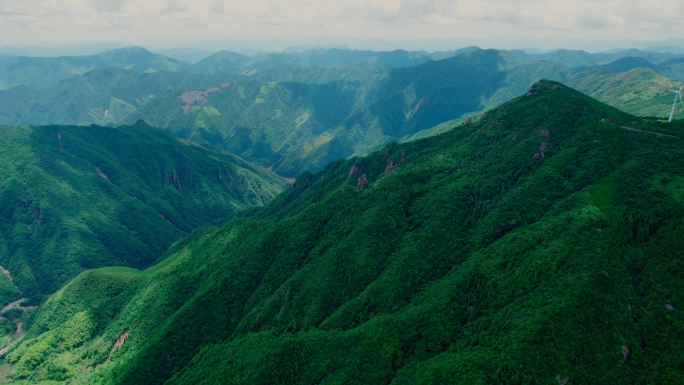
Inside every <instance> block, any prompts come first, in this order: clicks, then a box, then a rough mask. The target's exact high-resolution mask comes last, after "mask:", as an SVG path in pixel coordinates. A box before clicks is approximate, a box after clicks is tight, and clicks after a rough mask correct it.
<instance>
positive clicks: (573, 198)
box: [8, 81, 684, 384]
mask: <svg viewBox="0 0 684 385" xmlns="http://www.w3.org/2000/svg"><path fill="white" fill-rule="evenodd" d="M682 129H684V125H682V124H681V123H677V124H673V125H665V124H662V123H660V122H657V121H655V120H649V119H644V118H638V117H634V116H630V115H627V114H624V113H621V112H619V111H617V110H615V109H613V108H611V107H608V106H606V105H604V104H601V103H599V102H597V101H595V100H593V99H590V98H589V97H587V96H585V95H582V94H580V93H578V92H576V91H574V90H571V89H569V88H567V87H565V86H562V85H561V84H558V83H554V82H548V81H543V82H540V83H537V84H536V85H535V86H534V87H532V88H531V89H530V90H529V92H527V94H526V95H525V96H522V97H520V98H517V99H515V100H514V101H512V102H510V103H506V104H504V105H503V106H501V107H500V108H497V109H495V110H492V111H490V112H487V113H486V114H484V115H483V116H482V118H481V119H480V120H477V121H473V122H470V123H467V124H465V125H462V126H460V127H459V128H458V129H456V130H452V131H449V132H447V133H445V134H442V135H439V136H436V137H432V138H428V139H424V140H418V141H414V142H410V143H405V144H401V145H390V146H388V147H386V148H385V149H384V150H383V151H380V152H377V153H375V154H373V155H371V156H369V157H366V158H354V159H350V160H346V161H338V162H335V163H333V164H331V165H330V166H328V167H327V168H326V169H325V170H324V171H323V172H321V173H319V174H315V175H313V174H304V175H302V176H301V177H300V178H298V180H297V183H296V186H295V188H293V189H292V190H290V191H288V192H287V193H285V194H282V195H280V196H279V197H278V198H277V199H276V200H274V201H273V202H272V203H271V204H269V205H268V206H266V207H265V208H264V209H263V210H259V211H258V212H256V213H255V214H254V215H252V216H249V217H242V218H237V219H234V220H233V221H231V222H230V223H229V224H227V225H225V226H222V227H218V228H215V229H210V230H207V231H205V232H202V233H196V234H194V235H193V236H192V237H190V238H188V239H186V240H184V241H183V242H181V243H178V244H176V245H175V246H174V247H173V248H172V249H171V250H170V251H169V254H168V256H167V258H165V259H164V260H163V261H162V262H160V263H159V264H156V265H154V266H153V267H151V268H149V269H146V270H144V271H141V272H137V271H136V272H131V271H108V270H97V271H91V272H86V273H83V274H82V275H81V276H79V278H78V279H76V280H74V281H72V282H71V283H70V284H68V285H67V286H66V287H65V288H64V289H62V290H61V291H60V292H59V293H58V294H57V295H55V296H53V297H52V298H51V299H50V300H49V301H48V302H47V304H46V306H45V307H44V308H43V309H42V310H40V312H39V313H38V315H37V316H36V318H35V319H34V321H33V324H32V325H31V328H30V329H29V336H28V337H27V338H26V339H25V340H24V341H23V342H22V344H21V345H20V346H18V347H17V348H16V349H15V350H13V351H12V352H10V354H9V356H8V362H9V363H10V366H11V368H12V372H11V375H12V376H14V377H13V379H14V381H15V382H16V383H22V381H24V382H25V383H28V382H30V383H40V382H41V381H45V383H48V381H54V380H70V381H72V382H74V383H83V384H98V383H100V384H161V383H169V384H188V383H192V384H214V383H235V384H243V383H251V384H367V383H392V384H437V383H454V384H492V383H510V384H537V383H539V384H542V383H543V384H548V383H578V384H580V383H676V381H678V379H680V378H681V376H682V369H681V368H682V357H681V355H680V354H679V352H680V351H682V350H683V348H684V345H683V343H682V340H681V338H678V337H677V336H679V335H681V333H682V332H684V319H683V318H682V317H681V314H680V313H679V310H677V309H683V308H684V303H683V302H682V301H684V286H682V282H684V280H682V277H683V276H684V271H683V270H682V266H681V261H682V260H684V254H683V250H684V244H683V243H682V242H683V241H682V240H683V239H684V237H683V236H682V235H683V234H684V227H683V226H682V223H684V221H683V220H682V219H684V171H682V169H681V165H682V164H684V148H682V141H681V139H678V138H677V137H678V136H681V130H682ZM110 282H112V283H110ZM87 290H94V291H97V292H102V293H106V294H103V295H107V296H109V297H111V298H114V300H112V301H110V302H108V303H106V304H101V302H99V301H98V300H97V299H91V298H90V297H91V296H89V295H85V294H86V293H85V291H87ZM93 295H94V296H96V297H98V298H100V296H97V295H95V294H93ZM102 309H106V310H104V311H103V310H102ZM100 314H105V315H104V316H101V315H100ZM74 325H86V326H85V327H83V328H81V330H83V331H82V332H80V333H78V334H77V335H75V336H74V333H72V332H70V331H71V330H72V329H73V328H74ZM124 336H125V337H124ZM122 338H124V339H125V341H124V342H123V343H122V344H117V341H120V340H121V339H122Z"/></svg>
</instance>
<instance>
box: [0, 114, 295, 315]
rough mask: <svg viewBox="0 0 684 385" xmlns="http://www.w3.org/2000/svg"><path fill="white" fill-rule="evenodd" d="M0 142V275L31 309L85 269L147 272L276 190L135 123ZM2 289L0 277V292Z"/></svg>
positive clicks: (276, 185) (249, 172)
mask: <svg viewBox="0 0 684 385" xmlns="http://www.w3.org/2000/svg"><path fill="white" fill-rule="evenodd" d="M0 133H1V134H0V146H1V147H2V148H3V155H2V156H0V266H2V267H3V268H4V269H7V271H8V277H11V280H12V282H13V283H14V284H15V285H16V287H17V288H18V289H19V290H20V291H21V293H22V294H23V296H26V297H29V298H30V299H31V300H32V301H39V300H40V299H41V295H45V294H49V293H52V292H54V291H55V290H56V289H57V288H59V287H60V286H62V285H63V284H64V283H65V282H66V281H67V280H69V279H71V278H73V277H74V276H75V275H76V274H78V273H79V272H80V271H82V270H84V269H87V268H93V267H98V266H110V265H126V266H135V267H144V266H147V265H149V264H150V263H152V262H154V260H155V259H157V258H158V256H159V255H160V254H161V253H162V252H163V250H165V249H166V248H167V247H168V246H169V244H171V243H172V242H174V241H175V240H177V239H178V238H180V237H181V236H183V235H185V234H188V233H189V232H191V231H192V230H194V229H195V228H197V227H199V226H202V225H205V224H209V223H215V222H216V221H220V220H222V219H224V218H225V217H226V216H228V215H230V214H232V213H235V212H236V211H238V210H241V209H244V208H249V207H253V206H258V205H262V204H264V203H265V202H267V201H269V200H270V199H271V198H273V197H274V196H275V195H276V194H278V193H279V192H280V191H281V189H282V188H283V185H284V182H283V181H282V180H281V179H280V178H278V177H277V176H275V175H274V174H272V173H270V172H268V171H266V170H264V169H261V168H259V167H256V166H253V165H251V164H249V163H247V162H245V161H243V160H241V159H239V158H237V157H233V156H229V155H222V154H219V153H216V152H212V151H208V150H204V149H201V148H198V147H196V146H191V145H187V144H183V143H181V142H179V141H178V140H177V139H175V138H174V137H173V136H172V135H170V134H168V133H165V132H162V131H160V130H157V129H153V128H151V127H147V126H145V125H144V124H138V125H135V126H123V127H120V128H103V127H99V126H91V127H72V126H46V127H35V128H29V127H1V128H0ZM4 286H7V285H6V284H2V278H1V277H0V293H2V292H3V291H5V290H2V289H1V288H2V287H4ZM17 296H18V293H17V292H14V295H13V296H12V295H9V294H7V295H4V296H2V297H0V306H1V305H4V304H5V303H6V302H8V301H9V300H12V299H15V298H12V297H17Z"/></svg>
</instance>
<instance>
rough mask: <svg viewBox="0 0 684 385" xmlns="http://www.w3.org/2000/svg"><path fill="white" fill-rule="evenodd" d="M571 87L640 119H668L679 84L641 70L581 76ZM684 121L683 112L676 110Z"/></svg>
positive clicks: (574, 78) (571, 83) (577, 76)
mask: <svg viewBox="0 0 684 385" xmlns="http://www.w3.org/2000/svg"><path fill="white" fill-rule="evenodd" d="M568 84H570V85H572V86H573V87H575V88H577V89H578V90H581V91H582V92H585V93H586V94H588V95H591V96H592V97H595V98H597V99H599V100H602V101H604V102H605V103H607V104H610V105H612V106H614V107H616V108H619V109H620V110H622V111H626V112H629V113H632V114H637V115H641V116H655V117H659V118H663V119H664V118H667V117H668V115H669V114H670V108H671V107H672V101H673V100H674V94H673V93H672V92H670V90H671V89H679V87H680V85H681V84H680V83H679V82H676V81H674V80H672V79H670V78H668V77H665V76H663V75H661V74H659V73H657V72H655V71H653V70H652V69H649V68H644V67H639V68H635V69H632V70H629V71H626V72H618V73H612V72H610V73H601V72H588V73H580V74H578V75H576V76H574V77H573V78H572V80H570V81H569V82H568ZM675 117H677V118H684V110H682V109H681V108H680V109H679V111H677V115H676V116H675Z"/></svg>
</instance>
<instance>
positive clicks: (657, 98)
mask: <svg viewBox="0 0 684 385" xmlns="http://www.w3.org/2000/svg"><path fill="white" fill-rule="evenodd" d="M135 51H136V52H137V50H135ZM116 52H119V53H120V52H122V51H121V50H120V51H114V52H110V53H108V54H109V55H114V54H115V53H116ZM123 52H127V51H125V50H124V51H123ZM103 55H104V54H103ZM628 55H632V56H628ZM142 56H143V57H155V58H156V57H157V56H158V55H154V54H152V53H148V54H146V55H142ZM571 58H575V59H571ZM611 60H612V61H611ZM680 61H681V60H680V59H678V58H677V57H676V56H675V55H673V54H664V53H650V52H645V51H635V50H630V51H625V52H621V53H614V54H589V53H586V52H583V51H554V52H552V53H547V54H525V53H522V51H497V50H482V49H478V48H476V47H471V48H467V49H463V50H458V51H453V52H442V53H433V54H429V53H425V52H408V51H393V52H372V51H348V50H312V51H305V52H303V53H302V52H295V53H293V52H284V53H279V54H264V55H256V56H245V55H240V54H236V53H232V52H227V51H222V52H218V53H216V54H213V55H211V56H209V57H207V58H205V59H203V60H201V61H199V62H197V63H194V64H188V63H184V64H179V65H178V67H177V68H175V69H174V70H172V71H169V70H160V71H151V70H149V67H151V66H152V64H138V65H137V66H138V67H141V68H148V69H147V70H143V71H141V70H138V69H136V68H126V67H125V66H117V65H115V64H113V65H112V66H110V67H111V68H105V69H95V70H93V71H91V72H88V73H85V74H82V75H76V76H72V77H68V78H65V79H63V80H61V81H60V82H59V83H57V84H54V85H52V86H50V87H47V88H40V89H39V88H36V87H33V86H30V85H22V86H17V87H14V88H12V89H9V90H6V91H4V92H0V123H4V124H8V125H27V124H34V125H35V124H54V123H58V124H80V125H88V124H93V123H96V124H106V125H118V124H133V123H135V122H136V121H138V120H141V119H142V120H144V121H145V122H147V123H148V124H150V125H152V126H155V127H160V128H164V129H169V130H171V131H173V132H175V133H176V134H177V135H179V136H181V137H183V138H187V139H189V140H192V141H194V142H197V143H200V144H202V145H204V146H207V147H210V148H214V149H217V150H225V151H229V152H231V153H234V154H238V155H240V156H241V157H243V158H245V159H248V160H249V161H252V162H256V163H258V164H260V165H262V166H265V167H271V168H272V169H273V170H274V171H276V172H277V173H279V174H281V175H284V176H288V177H295V176H297V175H298V174H299V173H301V172H303V171H307V170H309V171H314V172H315V171H319V170H321V169H322V168H323V167H324V166H325V165H326V164H328V163H329V162H331V161H333V160H335V159H338V158H342V157H348V156H351V155H354V154H360V155H362V154H367V153H369V152H371V151H373V150H375V149H377V148H380V147H381V146H382V145H384V144H386V143H388V142H390V141H392V140H397V139H399V138H402V137H405V136H410V135H413V134H416V133H418V132H420V131H423V130H426V129H429V128H431V127H433V126H435V125H438V124H441V123H442V122H445V121H449V120H453V119H457V118H459V117H462V116H464V115H466V114H470V113H474V112H479V111H483V110H486V109H489V108H492V107H494V106H496V105H498V104H500V103H502V102H505V101H507V100H510V99H511V98H513V97H515V96H516V95H519V94H521V93H523V92H525V90H527V89H528V88H529V87H530V86H531V85H532V84H533V83H534V82H536V81H538V80H540V79H553V80H557V81H562V82H564V83H567V84H569V85H572V86H573V87H576V88H577V89H579V90H581V91H583V92H587V93H588V94H590V95H592V96H594V97H597V98H599V99H600V100H602V101H604V102H607V103H609V104H611V105H614V106H616V107H619V108H622V109H624V110H625V111H627V112H630V113H635V114H639V115H651V116H659V117H666V116H667V114H668V113H669V107H670V103H671V101H670V100H668V98H669V99H671V96H672V95H671V94H669V88H672V87H677V86H678V85H679V84H681V83H680V81H678V80H677V79H682V77H681V76H680V72H682V71H684V70H682V71H680V69H679V67H680V66H682V64H681V63H680ZM114 63H116V62H114ZM141 63H148V62H147V61H145V60H142V61H141ZM174 63H175V62H174ZM568 63H569V64H570V65H568ZM580 64H581V65H580ZM584 64H589V66H582V65H584ZM572 65H578V66H576V67H573V66H572ZM158 67H161V66H158ZM682 68H684V67H682ZM0 72H1V71H0ZM682 73H684V72H682ZM601 84H605V85H610V88H609V89H607V88H606V89H602V88H601V87H600V85H601ZM680 114H681V113H680ZM678 116H681V115H678Z"/></svg>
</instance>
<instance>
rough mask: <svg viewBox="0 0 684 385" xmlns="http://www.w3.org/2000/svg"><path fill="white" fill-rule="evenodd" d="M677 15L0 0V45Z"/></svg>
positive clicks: (601, 31)
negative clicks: (85, 39)
mask: <svg viewBox="0 0 684 385" xmlns="http://www.w3.org/2000/svg"><path fill="white" fill-rule="evenodd" d="M683 17H684V2H682V1H679V0H640V1H634V0H554V1H537V0H517V1H510V0H412V1H409V0H375V1H373V0H327V1H314V0H280V1H277V0H248V1H244V0H240V1H236V0H59V1H57V0H0V44H21V43H41V42H43V43H55V42H57V41H59V42H62V43H64V42H70V41H73V40H79V39H80V40H84V38H87V39H88V40H97V39H102V40H120V41H125V42H130V43H145V42H147V41H167V42H174V41H179V42H187V41H191V40H198V39H216V40H219V39H227V38H230V39H243V40H248V39H291V40H293V41H296V40H305V39H312V38H349V39H361V38H368V39H373V38H379V39H394V40H413V39H437V38H442V39H460V40H468V39H472V40H473V42H477V41H492V42H496V41H499V40H500V41H503V40H505V39H509V40H512V41H519V42H520V43H519V46H530V45H531V44H525V43H526V42H527V40H528V39H536V40H538V41H543V40H544V39H546V40H548V41H551V42H560V41H567V40H569V39H571V38H575V39H585V40H592V39H593V40H596V39H604V40H619V39H623V40H625V39H630V40H649V39H666V38H673V37H678V36H677V35H676V34H679V33H681V32H684V28H683V23H682V19H683ZM497 39H499V40H497ZM516 39H517V40H516Z"/></svg>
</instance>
